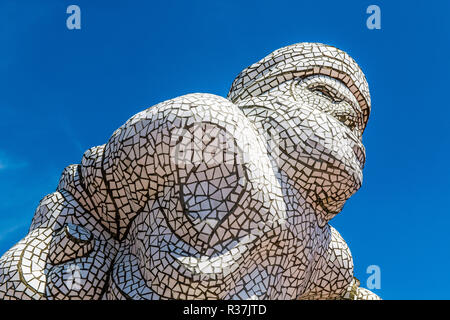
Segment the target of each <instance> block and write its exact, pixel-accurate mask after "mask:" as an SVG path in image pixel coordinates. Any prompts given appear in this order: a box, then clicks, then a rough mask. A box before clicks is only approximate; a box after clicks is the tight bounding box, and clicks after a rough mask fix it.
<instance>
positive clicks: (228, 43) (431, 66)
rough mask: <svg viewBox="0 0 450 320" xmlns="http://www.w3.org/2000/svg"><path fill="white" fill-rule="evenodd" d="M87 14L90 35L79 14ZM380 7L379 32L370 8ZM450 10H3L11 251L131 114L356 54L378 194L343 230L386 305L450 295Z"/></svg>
mask: <svg viewBox="0 0 450 320" xmlns="http://www.w3.org/2000/svg"><path fill="white" fill-rule="evenodd" d="M70 4H77V5H78V6H80V8H81V30H68V29H67V28H66V18H67V17H68V15H67V14H66V8H67V6H69V5H70ZM371 4H377V5H378V6H379V7H380V8H381V30H369V29H367V27H366V19H367V17H368V14H366V8H367V7H368V6H369V5H371ZM449 12H450V2H448V1H439V2H438V1H414V2H411V1H395V2H394V1H345V2H342V1H339V2H338V1H301V0H296V1H284V0H277V1H245V2H244V1H230V0H227V1H192V0H190V1H160V2H158V3H156V2H155V3H154V2H151V1H137V0H136V1H120V2H119V1H114V2H111V1H84V0H83V1H82V0H71V1H64V0H47V1H39V2H38V1H25V0H22V1H16V0H3V1H1V2H0V41H1V50H0V119H1V121H0V136H1V137H2V138H1V139H0V254H3V253H4V252H5V251H6V250H7V249H8V248H9V247H10V246H12V245H13V244H14V243H15V242H17V241H18V240H20V239H21V238H22V237H23V236H24V235H25V234H26V232H27V229H28V227H29V224H30V222H31V219H32V216H33V213H34V210H35V208H36V206H37V205H38V203H39V200H40V199H41V198H42V197H43V196H45V195H46V194H48V193H51V192H53V191H54V190H55V188H56V185H57V183H58V179H59V175H60V173H61V171H62V170H63V169H64V167H65V166H67V165H69V164H72V163H78V162H79V161H80V159H81V156H82V154H83V152H84V150H86V149H88V148H90V147H92V146H96V145H100V144H103V143H105V142H106V141H107V139H108V138H109V136H110V135H111V134H112V132H113V131H114V130H115V129H116V128H118V127H119V126H120V125H122V124H123V123H124V122H125V121H126V120H127V119H128V118H129V117H131V116H132V115H134V114H135V113H137V112H139V111H141V110H143V109H144V108H146V107H149V106H151V105H153V104H156V103H158V102H161V101H163V100H167V99H170V98H173V97H176V96H179V95H182V94H186V93H191V92H208V93H214V94H217V95H221V96H226V94H227V92H228V89H229V87H230V85H231V83H232V81H233V79H234V78H235V76H236V75H237V74H238V73H239V72H240V71H241V70H242V69H243V68H245V67H247V66H248V65H249V64H251V63H253V62H256V61H257V60H259V59H261V58H262V57H264V56H265V55H267V54H268V53H270V52H271V51H273V50H275V49H277V48H280V47H282V46H285V45H289V44H293V43H296V42H304V41H311V42H322V43H327V44H331V45H334V46H336V47H338V48H340V49H343V50H344V51H346V52H348V53H349V54H350V55H351V56H352V57H353V58H354V59H355V60H356V61H357V62H358V63H359V64H360V66H361V67H362V69H363V71H364V72H365V74H366V77H367V79H368V82H369V85H370V90H371V95H372V107H373V109H372V114H371V117H370V119H369V124H368V126H367V129H366V132H365V135H364V144H365V146H366V149H367V162H366V167H365V172H364V174H365V176H364V185H363V187H362V188H361V190H360V191H359V192H358V193H357V194H356V195H355V196H354V197H353V198H351V199H350V200H349V201H348V202H347V204H346V206H345V208H344V210H343V212H342V213H341V214H340V215H338V217H336V218H335V220H333V221H332V225H333V226H334V227H336V228H337V229H338V230H339V231H340V233H341V235H342V236H343V237H344V239H345V240H346V241H347V242H348V243H349V246H350V249H351V251H352V254H353V257H354V260H355V273H356V276H357V277H358V278H359V279H360V280H361V282H362V284H363V285H365V284H366V280H367V278H368V276H369V275H368V274H367V273H366V268H367V267H368V266H370V265H378V266H379V267H380V269H381V289H380V290H374V292H376V293H377V294H379V295H381V296H382V297H383V298H385V299H450V293H449V291H448V289H447V288H448V286H450V273H449V272H448V270H449V269H450V239H449V236H448V235H449V231H448V228H449V227H448V226H449V223H450V210H449V205H448V202H449V199H450V197H449V196H450V184H449V180H450V170H449V168H448V159H449V155H450V153H449V151H448V147H449V144H448V141H449V138H450V133H449V130H448V128H449V119H450V108H449V103H448V92H449V90H448V84H449V80H448V74H449V71H450V63H449V59H448V56H449V49H450V24H449V23H448V19H447V16H448V14H449Z"/></svg>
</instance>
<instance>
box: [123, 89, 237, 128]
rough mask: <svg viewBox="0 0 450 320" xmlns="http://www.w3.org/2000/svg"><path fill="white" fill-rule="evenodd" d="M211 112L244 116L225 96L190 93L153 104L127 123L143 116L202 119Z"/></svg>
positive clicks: (156, 119)
mask: <svg viewBox="0 0 450 320" xmlns="http://www.w3.org/2000/svg"><path fill="white" fill-rule="evenodd" d="M202 112H203V113H202ZM211 112H213V113H214V112H228V113H235V114H240V115H242V116H244V115H243V113H242V112H241V111H240V109H239V108H238V107H237V106H236V105H235V104H234V103H233V102H231V101H230V100H228V99H226V98H224V97H221V96H218V95H215V94H210V93H189V94H186V95H182V96H179V97H176V98H172V99H169V100H165V101H163V102H160V103H158V104H156V105H153V106H151V107H149V108H147V109H145V110H143V111H141V112H139V113H137V114H136V115H134V116H133V117H131V118H130V119H129V120H128V121H127V123H126V124H132V123H135V122H136V121H139V120H141V119H143V118H147V119H149V118H152V120H153V121H158V120H159V121H165V122H167V121H168V122H172V121H173V120H174V119H175V117H181V118H186V117H191V116H195V117H196V118H197V119H198V120H200V119H199V117H200V116H202V117H207V116H208V114H209V115H210V114H211ZM119 129H120V128H119Z"/></svg>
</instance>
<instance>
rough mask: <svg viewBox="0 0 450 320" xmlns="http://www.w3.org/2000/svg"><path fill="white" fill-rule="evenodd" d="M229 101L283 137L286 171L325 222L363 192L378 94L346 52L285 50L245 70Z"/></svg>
mask: <svg viewBox="0 0 450 320" xmlns="http://www.w3.org/2000/svg"><path fill="white" fill-rule="evenodd" d="M228 99H230V100H231V101H232V102H234V103H235V104H237V105H238V106H239V107H240V108H241V109H242V110H243V111H244V113H245V114H246V115H247V116H248V117H249V118H250V119H252V121H254V122H257V124H258V123H259V126H260V127H262V128H266V127H268V126H270V127H271V128H272V129H274V130H275V131H276V132H275V134H276V135H277V137H278V139H277V140H278V141H276V144H277V147H278V148H279V150H280V153H279V159H278V161H279V163H280V164H279V166H280V169H281V170H282V171H284V172H285V173H286V174H287V175H288V176H289V178H290V179H291V180H292V181H293V182H294V183H297V185H298V189H301V192H302V194H303V195H304V196H305V198H306V199H307V201H309V202H310V204H311V205H312V206H313V207H314V208H315V209H316V212H318V214H319V216H320V217H321V218H322V219H319V220H321V222H322V223H323V224H324V223H326V222H327V221H328V220H330V219H331V218H332V217H333V216H334V215H336V214H337V213H338V212H339V211H340V210H341V209H342V207H343V205H344V203H345V201H346V200H347V199H348V198H349V197H350V196H351V195H352V194H354V193H355V192H356V191H357V190H358V189H359V188H360V186H361V183H362V169H363V166H364V162H365V150H364V146H363V145H362V134H363V132H364V129H365V126H366V124H367V120H368V117H369V113H370V94H369V88H368V84H367V81H366V78H365V76H364V74H363V73H362V71H361V69H360V68H359V66H358V65H357V63H356V62H355V61H354V60H353V59H352V58H351V57H350V56H349V55H347V54H346V53H345V52H343V51H341V50H339V49H337V48H334V47H331V46H327V45H323V44H319V43H299V44H294V45H291V46H287V47H284V48H281V49H278V50H276V51H274V52H273V53H271V54H270V55H268V56H267V57H265V58H264V59H262V60H260V61H259V62H256V63H255V64H253V65H251V66H249V67H248V68H246V69H245V70H243V71H242V72H241V73H240V74H239V75H238V77H237V78H236V79H235V80H234V82H233V84H232V86H231V89H230V92H229V94H228ZM263 109H266V110H268V111H267V112H266V113H263V112H262V111H261V110H263ZM258 114H261V115H262V116H258ZM272 134H273V133H272Z"/></svg>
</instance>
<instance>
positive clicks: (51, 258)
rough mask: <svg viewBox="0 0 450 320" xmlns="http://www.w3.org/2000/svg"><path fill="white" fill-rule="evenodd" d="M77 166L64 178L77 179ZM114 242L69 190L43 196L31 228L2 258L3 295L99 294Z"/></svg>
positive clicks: (77, 296) (71, 296) (89, 296)
mask: <svg viewBox="0 0 450 320" xmlns="http://www.w3.org/2000/svg"><path fill="white" fill-rule="evenodd" d="M76 167H77V166H70V167H68V168H66V170H65V171H64V173H63V175H62V177H61V180H63V179H65V180H66V181H69V180H73V175H74V173H75V172H76V170H74V169H76ZM115 246H116V244H115V241H114V240H113V239H112V238H111V236H110V235H109V234H108V232H107V231H105V230H102V227H100V225H99V223H98V221H96V220H95V219H94V218H93V217H92V216H91V215H90V214H89V213H88V212H85V211H84V209H83V208H82V207H81V206H80V205H79V204H78V203H77V201H75V200H74V199H73V197H72V195H71V194H70V193H69V192H67V191H65V190H60V191H56V192H54V193H52V194H50V195H48V196H46V197H44V198H43V199H42V200H41V202H40V204H39V206H38V208H37V209H36V212H35V215H34V218H33V222H32V224H31V227H30V230H29V233H28V234H27V235H26V236H25V238H24V239H22V240H21V241H20V242H19V243H17V244H16V245H15V246H14V247H12V248H11V249H10V250H9V251H8V252H6V253H5V254H4V255H3V257H1V258H0V299H62V298H65V299H96V298H100V296H101V295H102V294H103V288H105V285H106V282H107V280H108V270H109V268H110V265H111V262H112V259H113V257H114V255H115V252H116V251H117V250H116V249H115Z"/></svg>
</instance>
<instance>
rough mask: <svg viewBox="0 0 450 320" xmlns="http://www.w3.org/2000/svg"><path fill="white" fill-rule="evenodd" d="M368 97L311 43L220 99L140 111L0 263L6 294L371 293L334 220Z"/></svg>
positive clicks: (354, 161) (347, 69) (344, 61)
mask: <svg viewBox="0 0 450 320" xmlns="http://www.w3.org/2000/svg"><path fill="white" fill-rule="evenodd" d="M369 111H370V95H369V88H368V85H367V82H366V79H365V76H364V74H363V73H362V71H361V70H360V68H359V66H358V65H357V64H356V62H355V61H354V60H353V59H352V58H350V57H349V56H348V55H347V54H346V53H345V52H343V51H341V50H339V49H336V48H334V47H331V46H327V45H323V44H318V43H299V44H295V45H291V46H288V47H284V48H281V49H279V50H276V51H274V52H273V53H271V54H270V55H268V56H267V57H265V58H264V59H262V60H261V61H259V62H257V63H255V64H253V65H251V66H250V67H248V68H246V69H245V70H243V71H242V72H241V73H240V74H239V75H238V77H237V78H236V79H235V80H234V82H233V84H232V86H231V89H230V92H229V94H228V97H227V99H225V98H222V97H219V96H216V95H212V94H201V93H195V94H188V95H185V96H181V97H178V98H175V99H172V100H168V101H165V102H162V103H160V104H157V105H155V106H152V107H151V108H148V109H147V110H144V111H142V112H140V113H138V114H136V115H135V116H133V117H132V118H131V119H129V120H128V121H127V122H126V123H125V124H124V125H123V126H121V127H120V128H119V129H117V130H116V131H115V132H114V133H113V135H112V136H111V138H110V139H109V141H108V143H106V144H105V145H102V146H98V147H94V148H91V149H89V150H88V151H86V152H85V153H84V155H83V158H82V160H81V164H77V165H70V166H68V167H67V168H65V170H64V171H63V173H62V175H61V179H60V181H59V184H58V187H57V190H56V191H55V192H54V193H52V194H50V195H47V196H46V197H44V198H43V199H42V200H41V202H40V204H39V206H38V208H37V210H36V212H35V215H34V218H33V221H32V224H31V227H30V230H29V233H28V235H27V236H26V237H25V238H24V239H23V240H21V241H20V242H19V243H17V244H16V245H15V246H14V247H13V248H11V249H10V250H9V251H8V252H6V253H5V254H4V255H3V257H2V258H1V259H0V298H2V299H379V298H378V296H377V295H375V294H373V293H372V292H370V291H368V290H366V289H363V288H361V287H359V281H358V280H357V279H356V278H354V277H353V261H352V256H351V253H350V250H349V248H348V247H347V244H346V243H345V242H344V240H343V239H342V237H341V236H340V234H339V233H338V232H337V231H336V230H335V229H333V228H332V227H331V226H330V225H329V224H328V222H329V221H330V219H332V218H333V217H334V216H335V215H336V214H338V213H339V212H340V211H341V209H342V207H343V206H344V203H345V201H346V200H347V199H348V198H349V197H350V196H351V195H352V194H354V193H355V192H356V191H357V190H358V189H359V187H360V186H361V183H362V169H363V166H364V162H365V151H364V147H363V145H362V142H361V138H362V133H363V131H364V128H365V126H366V123H367V120H368V117H369Z"/></svg>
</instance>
